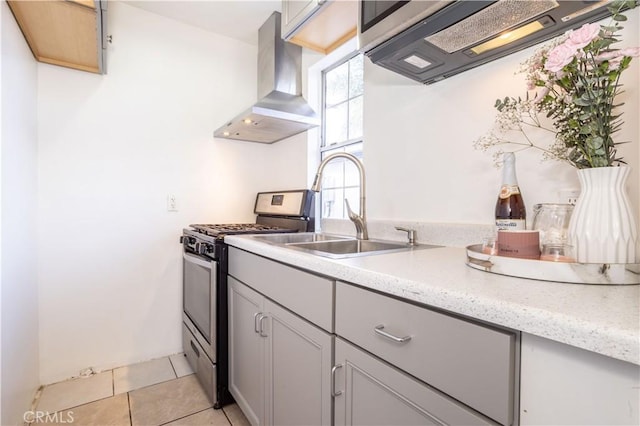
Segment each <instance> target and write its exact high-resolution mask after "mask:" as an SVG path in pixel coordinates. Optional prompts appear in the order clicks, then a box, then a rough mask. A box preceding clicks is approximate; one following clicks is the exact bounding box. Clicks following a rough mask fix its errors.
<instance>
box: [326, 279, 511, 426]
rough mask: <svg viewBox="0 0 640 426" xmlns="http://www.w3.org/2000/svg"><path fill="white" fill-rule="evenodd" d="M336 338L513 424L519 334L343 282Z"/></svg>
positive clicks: (338, 293) (338, 297)
mask: <svg viewBox="0 0 640 426" xmlns="http://www.w3.org/2000/svg"><path fill="white" fill-rule="evenodd" d="M381 326H382V327H383V328H381ZM376 327H377V328H378V329H379V330H378V332H376V330H375V329H376ZM382 333H389V334H390V335H391V336H386V337H385V336H383V335H382ZM336 334H338V335H340V336H342V337H344V338H346V339H348V340H350V341H351V342H353V343H355V344H357V345H359V346H361V347H362V348H364V349H366V350H368V351H369V352H371V353H373V354H375V355H377V356H378V357H380V358H382V359H384V360H386V361H388V362H389V363H391V364H393V365H395V366H397V367H398V368H400V369H402V370H404V371H406V372H408V373H409V374H412V375H413V376H415V377H417V378H419V379H421V380H423V381H424V382H426V383H428V384H430V385H432V386H434V387H436V388H438V389H440V390H441V391H443V392H444V393H446V394H448V395H450V396H452V397H453V398H455V399H457V400H459V401H461V402H463V403H465V404H467V405H469V406H470V407H472V408H474V409H476V410H478V411H479V412H481V413H483V414H485V415H486V416H488V417H490V418H492V419H494V420H496V421H498V422H500V423H502V424H505V425H509V424H511V423H512V422H513V412H514V383H515V343H516V335H515V333H512V332H507V331H502V330H497V329H493V328H489V327H486V326H483V325H479V324H476V323H472V322H469V321H466V320H463V319H459V318H456V317H453V316H450V315H446V314H443V313H439V312H435V311H432V310H430V309H427V308H423V307H419V306H416V305H413V304H410V303H405V302H402V301H399V300H396V299H393V298H390V297H386V296H383V295H380V294H377V293H374V292H371V291H368V290H364V289H362V288H359V287H355V286H353V285H349V284H346V283H342V282H338V283H337V284H336ZM392 336H396V337H399V338H403V337H410V339H409V340H407V341H405V342H398V341H394V340H393V339H392Z"/></svg>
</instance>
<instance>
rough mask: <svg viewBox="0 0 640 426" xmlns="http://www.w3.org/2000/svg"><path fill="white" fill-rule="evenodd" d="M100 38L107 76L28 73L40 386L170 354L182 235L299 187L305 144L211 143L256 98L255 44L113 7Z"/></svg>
mask: <svg viewBox="0 0 640 426" xmlns="http://www.w3.org/2000/svg"><path fill="white" fill-rule="evenodd" d="M109 33H110V34H112V35H113V44H112V45H110V46H109V51H108V60H107V62H108V70H107V71H108V74H107V75H104V76H100V75H93V74H89V73H84V72H78V71H74V70H70V69H66V68H60V67H55V66H50V65H46V64H39V65H38V90H39V103H38V118H39V122H38V130H39V158H38V161H39V162H38V166H39V171H40V175H39V185H40V193H39V210H38V225H39V239H38V245H39V248H40V256H39V265H38V271H39V274H40V280H39V282H40V302H41V311H40V315H41V327H40V347H41V350H40V354H41V355H40V366H41V381H42V383H50V382H53V381H57V380H60V379H64V378H67V377H70V376H73V375H77V374H78V372H79V370H80V369H82V368H85V367H88V366H93V367H97V368H109V367H113V366H118V365H124V364H129V363H133V362H137V361H142V360H146V359H150V358H154V357H158V356H163V355H166V354H169V353H175V352H180V351H181V340H180V323H181V303H182V301H181V298H182V290H181V286H182V282H181V281H182V276H181V270H182V265H181V247H180V245H179V244H178V237H179V235H181V230H182V228H183V227H185V226H187V225H188V224H190V223H203V222H204V223H220V222H239V221H253V220H254V215H253V203H254V200H255V194H256V192H258V191H260V190H280V189H291V188H296V187H304V186H305V184H306V175H307V170H306V164H305V162H304V160H303V159H304V158H305V155H306V142H305V138H304V135H300V136H297V137H294V138H291V139H289V140H287V141H283V142H279V143H278V144H275V145H262V144H254V143H247V142H235V141H230V140H223V139H220V140H214V139H213V137H212V134H213V131H214V130H215V129H216V128H217V127H219V126H220V125H222V124H223V123H224V122H225V120H228V119H230V118H231V117H233V116H235V115H236V114H237V113H238V112H240V110H242V109H244V108H246V107H248V106H249V105H251V104H252V103H253V102H254V101H255V100H256V82H257V78H256V72H257V71H256V62H257V46H253V45H248V44H244V43H241V42H238V41H235V40H232V39H228V38H224V37H220V36H216V35H214V34H212V33H208V32H206V31H203V30H200V29H198V28H195V27H191V26H187V25H184V24H181V23H179V22H177V21H174V20H171V19H166V18H163V17H160V16H158V15H154V14H151V13H148V12H146V11H143V10H140V9H137V8H134V7H131V6H129V5H127V4H124V3H120V2H110V3H109ZM298 158H300V159H301V160H300V161H298V160H297V159H298ZM292 160H293V161H292ZM169 193H171V194H175V195H176V197H177V201H178V207H179V211H178V212H177V213H169V212H167V211H166V197H167V194H169Z"/></svg>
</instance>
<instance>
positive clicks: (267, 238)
mask: <svg viewBox="0 0 640 426" xmlns="http://www.w3.org/2000/svg"><path fill="white" fill-rule="evenodd" d="M252 238H255V239H256V240H260V241H263V242H265V243H271V244H298V243H313V242H317V241H337V240H350V239H353V238H352V237H346V236H340V235H331V234H321V233H315V232H300V233H293V234H262V235H254V236H252Z"/></svg>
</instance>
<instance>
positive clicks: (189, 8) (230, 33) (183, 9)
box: [125, 0, 281, 45]
mask: <svg viewBox="0 0 640 426" xmlns="http://www.w3.org/2000/svg"><path fill="white" fill-rule="evenodd" d="M125 3H127V4H129V5H131V6H135V7H138V8H140V9H144V10H146V11H148V12H152V13H156V14H158V15H162V16H165V17H167V18H171V19H175V20H177V21H180V22H183V23H185V24H189V25H193V26H196V27H199V28H202V29H205V30H207V31H211V32H213V33H216V34H220V35H224V36H227V37H231V38H234V39H237V40H241V41H244V42H247V43H251V44H254V45H257V44H258V28H260V26H261V25H262V24H263V23H264V21H266V20H267V18H268V17H269V16H270V15H271V14H272V13H273V11H274V10H277V11H278V12H279V11H280V9H281V0H195V1H192V0H129V1H125Z"/></svg>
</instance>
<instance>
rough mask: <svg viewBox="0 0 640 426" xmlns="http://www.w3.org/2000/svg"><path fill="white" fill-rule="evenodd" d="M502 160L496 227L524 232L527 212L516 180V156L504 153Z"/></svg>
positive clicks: (511, 153)
mask: <svg viewBox="0 0 640 426" xmlns="http://www.w3.org/2000/svg"><path fill="white" fill-rule="evenodd" d="M503 160H504V164H503V170H502V186H501V187H500V194H499V195H498V201H497V202H496V227H497V229H498V230H511V231H514V230H524V229H526V217H527V212H526V210H525V206H524V201H523V199H522V194H521V193H520V187H519V186H518V180H517V179H516V156H515V154H514V153H513V152H505V153H504V154H503Z"/></svg>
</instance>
